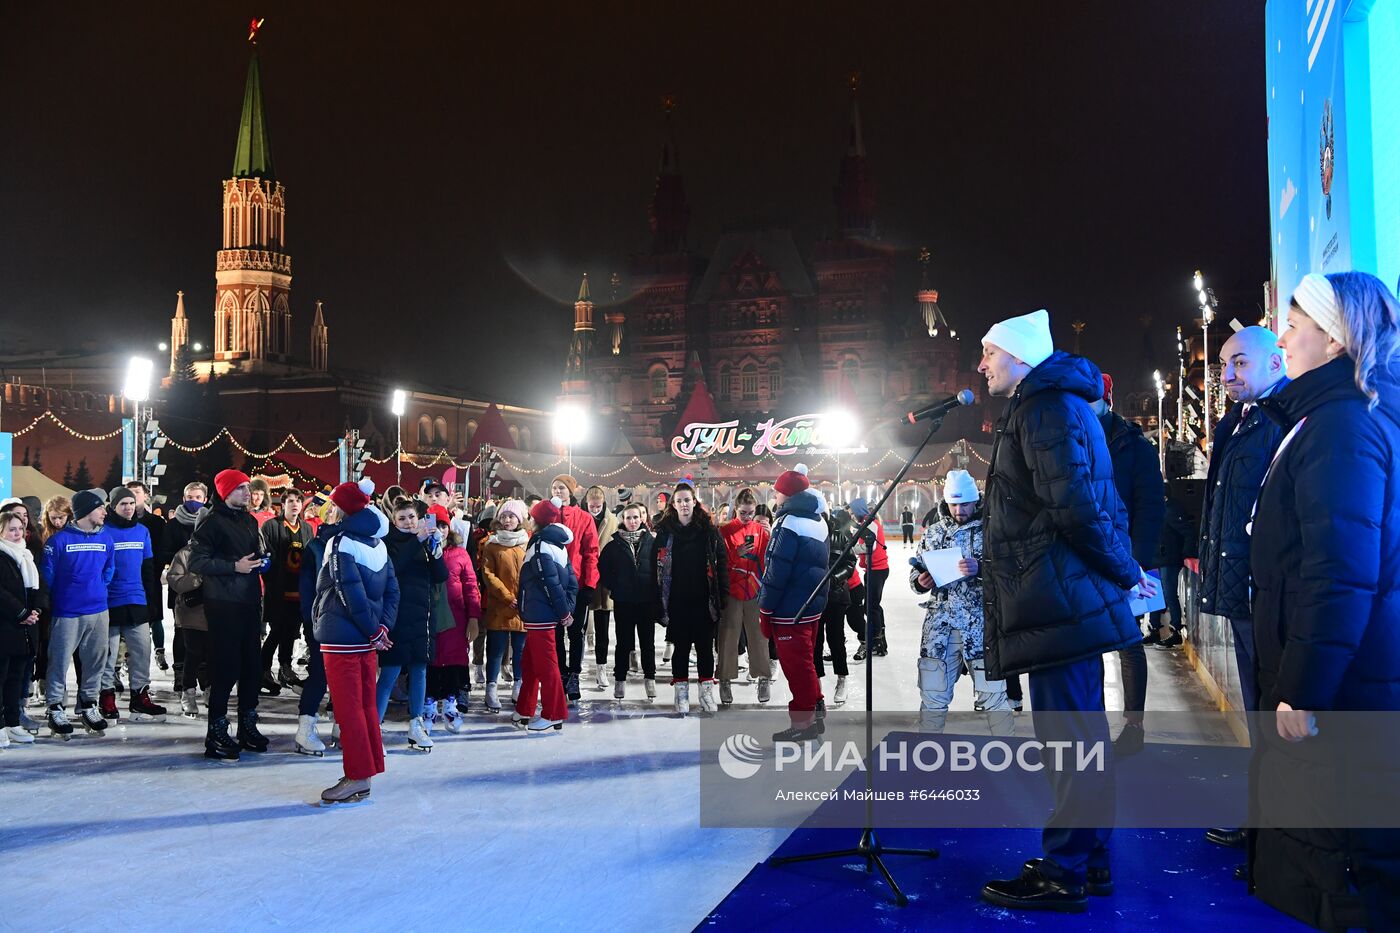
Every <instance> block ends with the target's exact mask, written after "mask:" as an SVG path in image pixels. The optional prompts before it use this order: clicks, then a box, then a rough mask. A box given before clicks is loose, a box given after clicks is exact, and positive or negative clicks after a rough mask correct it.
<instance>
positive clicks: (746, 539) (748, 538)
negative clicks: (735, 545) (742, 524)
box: [744, 535, 753, 547]
mask: <svg viewBox="0 0 1400 933" xmlns="http://www.w3.org/2000/svg"><path fill="white" fill-rule="evenodd" d="M744 543H745V544H747V545H749V546H750V547H752V546H753V535H744Z"/></svg>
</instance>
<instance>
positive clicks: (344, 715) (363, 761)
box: [321, 651, 384, 781]
mask: <svg viewBox="0 0 1400 933" xmlns="http://www.w3.org/2000/svg"><path fill="white" fill-rule="evenodd" d="M321 657H322V658H323V659H324V660H325V662H326V685H327V686H328V687H330V689H331V705H332V706H334V707H335V721H336V724H337V725H339V726H340V748H341V760H342V763H343V764H344V766H345V776H346V777H348V778H350V780H352V781H363V780H368V779H369V778H372V777H374V776H375V775H376V774H383V773H384V741H383V739H382V738H381V737H380V735H379V703H378V701H377V700H376V699H375V683H376V682H377V681H378V679H379V671H378V668H379V664H378V655H377V654H375V652H373V651H363V652H357V653H355V654H331V653H330V652H322V654H321Z"/></svg>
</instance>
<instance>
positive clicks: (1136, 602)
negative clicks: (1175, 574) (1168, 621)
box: [1128, 570, 1167, 618]
mask: <svg viewBox="0 0 1400 933" xmlns="http://www.w3.org/2000/svg"><path fill="white" fill-rule="evenodd" d="M1147 575H1148V576H1149V577H1154V578H1156V580H1157V595H1156V596H1153V597H1152V598H1151V599H1147V598H1144V597H1142V596H1140V595H1137V594H1132V595H1130V596H1129V597H1128V607H1129V608H1130V609H1131V610H1132V613H1133V616H1134V617H1135V618H1140V617H1142V616H1145V615H1147V614H1148V613H1149V612H1158V611H1160V610H1162V609H1165V608H1166V607H1167V594H1166V593H1164V592H1162V572H1161V571H1160V570H1149V571H1147Z"/></svg>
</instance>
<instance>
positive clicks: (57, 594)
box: [39, 522, 140, 619]
mask: <svg viewBox="0 0 1400 933" xmlns="http://www.w3.org/2000/svg"><path fill="white" fill-rule="evenodd" d="M115 555H116V550H115V548H113V546H112V539H111V537H110V536H109V535H108V534H107V530H106V529H105V528H98V529H97V530H96V531H83V530H82V529H81V528H79V527H78V526H77V524H76V523H74V522H69V523H68V524H67V525H64V526H63V527H62V528H60V529H59V530H58V532H57V533H56V534H55V535H54V536H53V537H52V538H49V540H48V542H47V543H46V544H45V545H44V561H43V564H42V565H41V567H40V568H39V572H40V574H41V575H42V576H43V578H44V583H45V585H47V586H48V588H49V598H50V600H51V601H52V605H53V608H52V612H53V618H55V619H71V618H74V617H76V616H90V615H96V614H97V613H99V612H106V611H107V584H108V582H109V581H111V579H112V576H113V574H114V573H115V572H116V556H115ZM137 580H138V581H139V580H140V575H139V574H138V575H137Z"/></svg>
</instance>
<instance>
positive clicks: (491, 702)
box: [486, 682, 501, 713]
mask: <svg viewBox="0 0 1400 933" xmlns="http://www.w3.org/2000/svg"><path fill="white" fill-rule="evenodd" d="M486 709H487V711H489V712H492V713H499V712H500V711H501V698H500V697H499V696H498V695H497V693H496V684H495V682H492V683H489V684H487V685H486Z"/></svg>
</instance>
